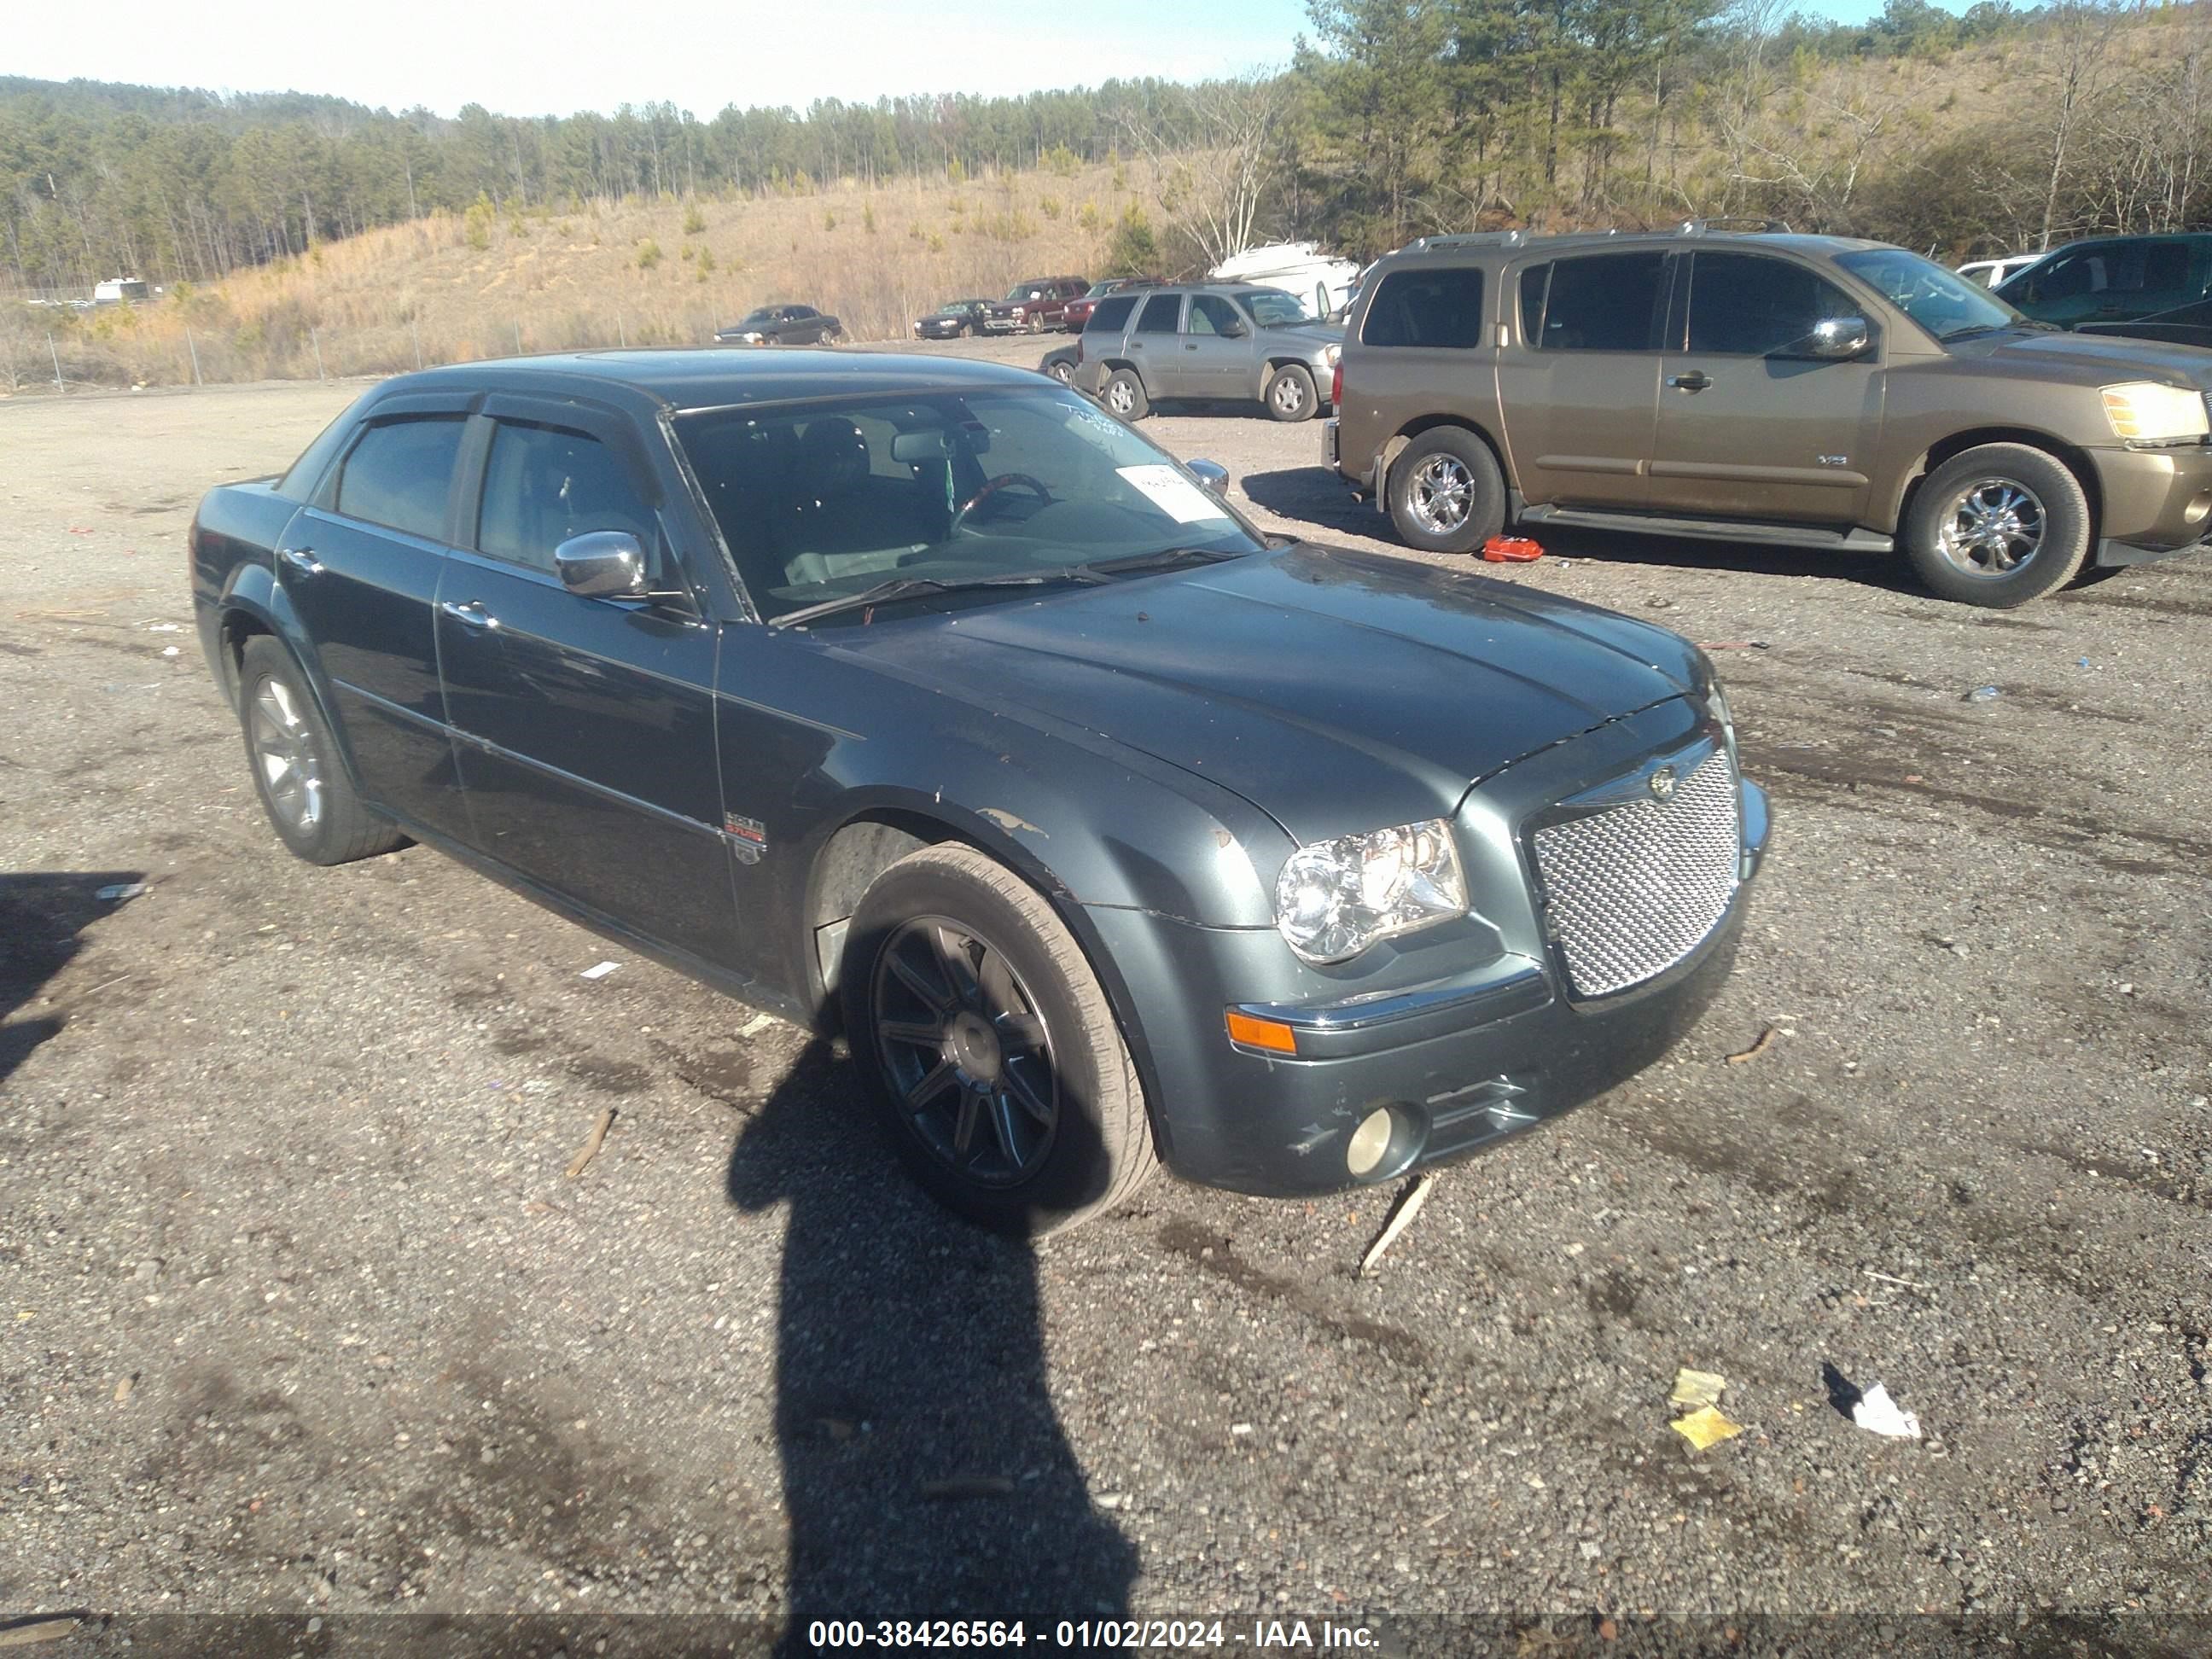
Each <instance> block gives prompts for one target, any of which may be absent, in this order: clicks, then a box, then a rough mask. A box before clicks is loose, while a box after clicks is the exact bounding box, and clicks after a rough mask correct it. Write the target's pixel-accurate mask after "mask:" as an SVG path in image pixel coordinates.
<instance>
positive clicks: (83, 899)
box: [0, 870, 140, 1082]
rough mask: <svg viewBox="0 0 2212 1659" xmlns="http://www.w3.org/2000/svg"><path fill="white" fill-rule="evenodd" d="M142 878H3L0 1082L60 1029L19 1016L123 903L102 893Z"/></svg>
mask: <svg viewBox="0 0 2212 1659" xmlns="http://www.w3.org/2000/svg"><path fill="white" fill-rule="evenodd" d="M138 879H140V878H139V876H138V874H137V872H136V871H131V870H110V871H106V872H87V873H83V874H65V875H64V874H53V875H47V874H37V875H33V874H27V873H17V874H6V875H0V1082H5V1081H6V1080H7V1079H8V1077H9V1074H10V1073H13V1072H14V1071H15V1068H16V1067H17V1066H21V1064H22V1063H23V1062H24V1060H27V1059H28V1058H29V1057H30V1054H31V1051H32V1050H33V1049H34V1048H37V1047H38V1046H39V1045H40V1043H42V1042H45V1041H46V1039H47V1038H48V1037H51V1036H55V1035H57V1034H58V1032H59V1031H60V1030H61V1029H62V1024H63V1022H62V1021H60V1020H58V1019H55V1018H40V1019H21V1020H19V1019H16V1018H15V1012H16V1011H17V1010H19V1009H21V1008H23V1007H25V1006H27V1005H28V1004H29V1003H30V1001H31V999H32V998H33V997H35V996H36V995H38V994H39V990H40V987H42V986H43V985H45V984H46V981H48V980H50V979H52V977H53V976H54V975H56V974H58V973H59V972H61V970H62V969H64V968H66V967H67V966H68V965H69V964H70V961H71V959H73V958H74V957H76V953H77V952H78V951H81V950H82V949H83V948H84V938H83V934H84V930H85V929H86V928H87V927H90V926H91V925H92V924H93V923H94V922H95V921H99V920H100V918H101V917H103V916H107V915H113V914H114V912H115V911H116V909H117V908H118V907H119V905H120V904H121V903H122V902H124V901H119V900H116V899H104V898H101V897H100V896H99V895H100V889H101V888H103V887H115V886H121V885H125V884H129V883H131V882H135V881H137V880H138Z"/></svg>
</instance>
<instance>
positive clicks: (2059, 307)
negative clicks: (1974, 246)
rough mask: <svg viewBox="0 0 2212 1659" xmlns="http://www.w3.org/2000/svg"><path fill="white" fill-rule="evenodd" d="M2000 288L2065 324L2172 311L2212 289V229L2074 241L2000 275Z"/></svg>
mask: <svg viewBox="0 0 2212 1659" xmlns="http://www.w3.org/2000/svg"><path fill="white" fill-rule="evenodd" d="M1996 293H1997V297H1998V298H2000V299H2002V300H2003V301H2005V303H2007V304H2008V305H2009V306H2011V307H2013V309H2015V311H2017V312H2019V313H2021V315H2022V316H2026V317H2032V318H2033V319H2035V320H2036V321H2037V322H2039V323H2056V324H2057V325H2059V326H2060V327H2062V328H2075V327H2078V326H2080V325H2081V324H2084V323H2119V322H2127V321H2130V320H2131V319H2135V318H2137V317H2148V316H2150V315H2152V314H2153V313H2156V312H2160V311H2171V310H2172V309H2173V308H2174V307H2176V306H2185V305H2189V304H2191V303H2193V302H2194V301H2198V300H2202V299H2203V298H2204V297H2205V296H2206V295H2208V294H2212V233H2207V232H2193V233H2192V232H2184V233H2179V234H2173V235H2170V236H2100V237H2095V238H2093V239H2091V240H2088V241H2085V242H2069V243H2068V244H2067V245H2066V246H2063V247H2058V248H2053V249H2052V250H2051V252H2049V253H2046V254H2045V255H2044V256H2043V258H2040V259H2038V260H2037V261H2036V262H2035V263H2034V264H2032V265H2030V266H2028V267H2027V270H2021V271H2018V272H2015V274H2014V275H2012V276H2008V277H2007V278H2006V279H2005V280H2004V281H2003V282H2002V283H1998V284H1997V287H1996Z"/></svg>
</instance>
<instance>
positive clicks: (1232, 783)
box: [834, 545, 1703, 842]
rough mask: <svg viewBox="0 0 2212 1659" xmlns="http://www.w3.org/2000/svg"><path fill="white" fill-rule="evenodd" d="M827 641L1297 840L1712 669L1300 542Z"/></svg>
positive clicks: (1532, 603) (1618, 620)
mask: <svg viewBox="0 0 2212 1659" xmlns="http://www.w3.org/2000/svg"><path fill="white" fill-rule="evenodd" d="M834 639H835V641H836V644H837V645H838V646H839V647H842V648H845V649H848V650H850V651H852V652H854V653H858V654H860V655H861V656H863V657H864V658H867V659H874V660H876V661H878V662H880V663H882V664H883V665H885V666H886V667H890V666H893V665H896V668H897V670H898V671H901V673H902V677H904V678H911V679H915V680H919V681H921V682H923V683H926V684H930V685H931V686H933V688H935V689H938V690H942V691H945V692H946V693H948V694H949V695H951V696H957V697H961V698H963V699H965V700H967V701H969V702H973V703H975V704H978V705H980V706H983V707H987V708H994V709H996V710H1000V711H1003V712H1006V713H1008V714H1014V715H1015V716H1016V717H1017V718H1018V717H1019V712H1020V711H1021V710H1023V709H1034V710H1035V711H1036V712H1037V713H1038V714H1043V715H1046V716H1048V717H1049V718H1051V719H1052V720H1056V721H1060V722H1063V723H1066V724H1069V725H1073V726H1081V727H1084V728H1086V729H1088V730H1091V731H1093V732H1097V733H1099V734H1100V735H1101V736H1103V737H1105V738H1109V739H1111V740H1112V741H1114V742H1115V743H1119V744H1124V745H1127V747H1130V748H1133V749H1135V750H1140V751H1141V752H1143V753H1145V754H1147V755H1150V756H1152V757H1154V758H1156V759H1158V760H1162V761H1165V762H1167V763H1170V765H1174V766H1176V767H1180V768H1182V769H1184V770H1186V771H1188V772H1192V773H1195V774H1197V775H1200V776H1202V777H1205V778H1208V779H1210V780H1212V781H1214V782H1216V783H1218V784H1220V785H1222V786H1224V787H1227V788H1230V789H1232V790H1234V791H1236V792H1237V793H1238V794H1240V795H1242V796H1243V797H1244V799H1247V800H1249V801H1250V802H1252V803H1253V804H1254V805H1256V806H1258V807H1259V808H1261V810H1262V811H1265V812H1267V813H1268V814H1269V815H1270V816H1271V817H1273V818H1274V819H1275V821H1276V822H1277V823H1279V824H1281V825H1282V826H1283V828H1284V829H1285V831H1287V832H1288V833H1289V834H1290V835H1291V836H1292V837H1293V839H1295V840H1297V841H1299V842H1308V841H1314V840H1318V839H1321V838H1322V837H1325V836H1336V835H1344V834H1348V833H1351V832H1352V831H1355V830H1360V829H1375V828H1378V827H1381V826H1383V825H1387V824H1392V823H1410V822H1413V821H1415V820H1418V819H1421V818H1425V817H1439V816H1443V815H1445V814H1449V812H1451V811H1453V810H1454V809H1455V807H1456V806H1457V805H1458V804H1459V802H1460V800H1461V799H1462V797H1463V796H1464V795H1465V794H1466V793H1467V791H1468V787H1469V786H1470V785H1471V784H1473V783H1474V782H1475V781H1479V780H1480V779H1482V778H1484V777H1486V776H1488V775H1491V774H1492V773H1494V772H1497V771H1498V770H1499V769H1501V768H1503V767H1505V766H1507V765H1510V763H1512V762H1514V761H1516V760H1517V759H1519V758H1521V757H1522V756H1525V755H1528V754H1532V753H1534V752H1535V751H1536V750H1541V749H1545V748H1548V747H1550V746H1551V745H1552V744H1557V743H1559V742H1562V741H1564V740H1565V739H1566V738H1572V737H1575V736H1577V735H1578V734H1580V733H1582V732H1589V731H1591V730H1593V729H1595V727H1598V726H1603V725H1606V724H1607V723H1608V722H1610V721H1612V720H1616V719H1619V718H1621V717H1623V716H1625V715H1627V714H1633V713H1635V712H1637V711H1638V710H1639V709H1643V708H1650V707H1651V706H1652V705H1653V704H1655V703H1658V702H1665V701H1667V700H1668V699H1669V698H1671V697H1675V696H1680V695H1682V694H1683V693H1685V692H1687V691H1690V690H1693V689H1694V688H1695V687H1696V686H1697V685H1698V684H1699V683H1700V680H1701V678H1702V672H1701V670H1702V667H1703V665H1702V664H1701V661H1700V659H1699V653H1698V651H1697V649H1696V647H1693V646H1692V645H1691V644H1690V643H1689V642H1688V641H1686V640H1684V639H1682V638H1681V637H1680V635H1674V634H1671V633H1669V632H1668V631H1667V630H1665V629H1659V628H1654V627H1651V626H1650V625H1648V624H1646V623H1639V622H1637V621H1634V620H1632V618H1629V617H1622V616H1619V615H1616V614H1614V613H1613V612H1611V611H1600V610H1598V609H1596V608H1595V607H1593V606H1589V605H1580V604H1577V603H1576V602H1575V601H1573V600H1571V599H1559V598H1556V597H1554V596H1552V595H1550V594H1546V593H1541V592H1535V591H1534V590H1532V589H1529V588H1525V587H1518V586H1512V585H1510V584H1508V583H1505V582H1503V581H1498V580H1492V579H1488V578H1484V577H1478V576H1471V575H1460V574H1454V573H1450V572H1447V571H1443V570H1438V569H1436V568H1431V567H1427V566H1423V565H1419V564H1414V563H1412V562H1407V561H1404V560H1398V559H1390V558H1383V557H1379V556H1372V555H1366V554H1358V553H1348V552H1342V551H1338V550H1326V549H1320V548H1315V547H1310V546H1304V545H1301V546H1297V547H1293V548H1289V549H1285V550H1280V551H1277V552H1273V553H1270V554H1266V555H1253V556H1249V557H1246V558H1243V559H1239V560H1236V561H1234V562H1228V563H1224V564H1220V565H1217V566H1210V567H1200V568H1193V569H1190V570H1188V571H1178V572H1174V573H1170V574H1163V575H1159V576H1153V577H1145V578H1136V579H1131V580H1122V581H1118V582H1115V583H1112V584H1110V585H1107V586H1100V587H1095V588H1080V589H1074V590H1066V589H1059V590H1054V592H1051V593H1050V594H1048V595H1046V596H1042V597H1040V598H1038V599H1034V600H1029V601H1024V602H1018V603H1013V604H1000V605H991V606H989V607H987V608H983V609H972V610H963V611H957V612H954V613H952V614H951V615H948V616H945V617H941V618H939V619H934V620H933V622H932V623H929V624H928V625H925V626H921V627H909V628H891V629H884V630H883V631H882V632H880V633H878V632H877V631H876V630H875V629H857V628H840V629H838V630H837V631H836V635H834Z"/></svg>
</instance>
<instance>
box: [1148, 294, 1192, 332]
mask: <svg viewBox="0 0 2212 1659" xmlns="http://www.w3.org/2000/svg"><path fill="white" fill-rule="evenodd" d="M1181 310H1182V295H1179V294H1155V295H1152V298H1151V299H1149V300H1147V301H1145V309H1144V311H1143V313H1141V314H1139V317H1138V319H1137V332H1138V333H1139V334H1172V333H1174V332H1175V331H1176V313H1177V312H1179V311H1181Z"/></svg>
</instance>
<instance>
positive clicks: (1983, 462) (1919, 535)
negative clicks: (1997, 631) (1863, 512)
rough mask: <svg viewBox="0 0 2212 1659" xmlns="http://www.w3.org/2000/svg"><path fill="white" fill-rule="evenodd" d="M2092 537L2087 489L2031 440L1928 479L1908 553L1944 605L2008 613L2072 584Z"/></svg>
mask: <svg viewBox="0 0 2212 1659" xmlns="http://www.w3.org/2000/svg"><path fill="white" fill-rule="evenodd" d="M2089 532H2090V514H2089V497H2088V495H2087V491H2085V490H2084V489H2082V488H2081V480H2080V479H2079V478H2077V477H2075V476H2074V474H2073V472H2072V471H2071V470H2070V469H2069V468H2068V466H2067V465H2066V464H2065V463H2064V462H2063V461H2061V460H2060V459H2058V458H2057V456H2055V455H2051V454H2049V453H2045V451H2043V450H2040V449H2033V448H2030V447H2028V446H2027V445H2026V444H1983V445H1981V446H1979V447H1977V448H1973V449H1969V450H1967V451H1966V452H1965V453H1963V454H1959V455H1954V456H1953V457H1952V458H1951V459H1949V460H1948V461H1946V462H1944V463H1943V465H1941V466H1939V467H1937V468H1936V470H1935V471H1933V472H1930V473H1929V475H1928V477H1926V478H1925V479H1923V481H1922V483H1921V485H1920V488H1919V489H1918V491H1917V493H1916V494H1915V495H1913V498H1912V507H1911V511H1910V512H1909V513H1907V514H1906V515H1905V555H1906V556H1907V557H1909V558H1910V559H1911V561H1912V568H1914V569H1915V570H1916V571H1917V572H1918V573H1919V575H1920V580H1923V581H1924V582H1926V583H1927V584H1928V586H1930V587H1932V588H1934V589H1935V590H1936V592H1938V593H1940V594H1942V596H1943V597H1944V598H1945V599H1958V600H1960V601H1961V602H1963V603H1965V604H1966V605H1986V606H1989V607H1990V608H1992V609H1997V610H2008V609H2010V608H2011V607H2012V606H2014V605H2026V604H2027V602H2028V601H2029V600H2030V599H2039V598H2041V597H2042V596H2043V595H2044V594H2045V593H2048V592H2051V590H2052V589H2053V588H2057V587H2062V586H2064V585H2065V584H2066V583H2068V582H2069V581H2071V580H2074V578H2075V575H2077V574H2080V572H2081V567H2082V565H2083V564H2084V563H2085V562H2087V559H2088V556H2089V549H2090V533H2089Z"/></svg>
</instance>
